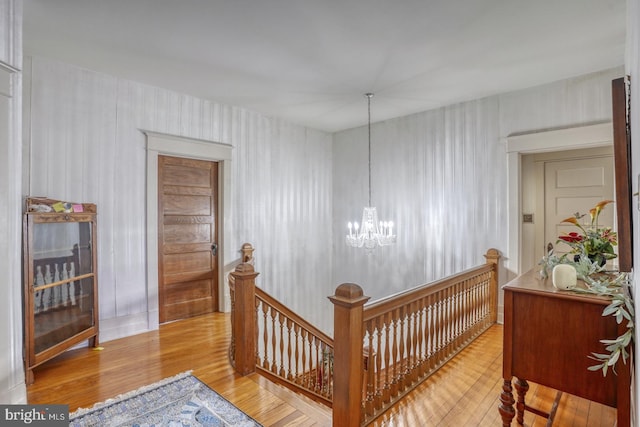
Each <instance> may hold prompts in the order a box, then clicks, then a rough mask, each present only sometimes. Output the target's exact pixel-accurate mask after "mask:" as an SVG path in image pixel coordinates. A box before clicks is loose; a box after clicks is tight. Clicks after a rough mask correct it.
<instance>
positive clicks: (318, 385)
mask: <svg viewBox="0 0 640 427" xmlns="http://www.w3.org/2000/svg"><path fill="white" fill-rule="evenodd" d="M311 340H312V342H313V350H314V352H313V353H314V356H315V359H316V367H315V369H313V368H312V370H311V371H309V376H310V377H311V378H310V381H312V388H313V390H314V391H315V392H316V393H320V392H321V390H322V383H323V379H324V378H323V377H324V358H323V357H322V351H321V349H320V345H319V344H318V338H317V337H316V336H312V337H311ZM312 372H313V373H314V374H315V375H313V376H311V373H312Z"/></svg>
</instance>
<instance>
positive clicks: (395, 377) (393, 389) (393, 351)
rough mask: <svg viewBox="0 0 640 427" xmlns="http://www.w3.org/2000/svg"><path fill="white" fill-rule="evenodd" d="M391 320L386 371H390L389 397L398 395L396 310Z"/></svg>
mask: <svg viewBox="0 0 640 427" xmlns="http://www.w3.org/2000/svg"><path fill="white" fill-rule="evenodd" d="M392 313H393V314H392V316H393V318H392V319H391V365H390V366H389V367H387V369H391V372H392V374H391V397H392V398H394V397H396V396H397V395H398V353H399V351H398V317H397V310H393V312H392Z"/></svg>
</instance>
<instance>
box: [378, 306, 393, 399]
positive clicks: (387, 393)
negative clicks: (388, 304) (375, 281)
mask: <svg viewBox="0 0 640 427" xmlns="http://www.w3.org/2000/svg"><path fill="white" fill-rule="evenodd" d="M382 322H383V326H384V389H383V392H382V397H383V400H384V402H385V403H388V402H389V401H391V381H392V380H390V379H389V375H390V373H391V365H390V360H391V351H390V347H391V342H390V340H389V337H390V334H391V323H392V322H393V318H392V315H391V313H388V312H387V313H385V315H384V317H383V319H382ZM378 351H380V347H378ZM379 359H380V358H378V361H377V364H376V366H377V369H378V371H380V370H381V369H382V367H381V366H380V364H381V362H380V360H379Z"/></svg>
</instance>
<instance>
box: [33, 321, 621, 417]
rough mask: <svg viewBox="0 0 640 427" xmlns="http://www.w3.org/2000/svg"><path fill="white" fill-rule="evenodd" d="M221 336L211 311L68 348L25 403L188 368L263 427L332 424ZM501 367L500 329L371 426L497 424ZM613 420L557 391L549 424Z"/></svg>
mask: <svg viewBox="0 0 640 427" xmlns="http://www.w3.org/2000/svg"><path fill="white" fill-rule="evenodd" d="M229 332H230V324H229V315H228V314H224V313H213V314H209V315H204V316H200V317H196V318H192V319H186V320H181V321H177V322H173V323H168V324H164V325H162V326H161V327H160V330H158V331H153V332H148V333H144V334H139V335H136V336H133V337H128V338H123V339H119V340H114V341H109V342H105V343H103V347H104V349H103V350H101V351H96V350H93V349H87V348H81V349H76V350H72V351H68V352H66V353H64V354H62V355H60V356H59V357H57V358H55V359H53V360H51V361H49V362H47V363H45V364H43V365H42V366H40V367H38V368H36V369H35V383H34V384H32V385H30V386H29V387H28V388H27V395H28V401H29V403H34V404H35V403H62V404H68V405H69V409H70V410H71V411H73V410H75V409H77V408H79V407H90V406H92V405H93V404H94V403H96V402H100V401H103V400H106V399H108V398H110V397H114V396H116V395H118V394H121V393H125V392H127V391H131V390H135V389H136V388H138V387H141V386H143V385H146V384H149V383H152V382H155V381H159V380H161V379H163V378H166V377H169V376H172V375H175V374H178V373H180V372H183V371H187V370H193V374H194V375H195V376H197V377H198V378H199V379H200V380H202V381H203V382H205V383H207V384H208V385H209V386H210V387H211V388H213V389H214V390H216V391H217V392H218V393H220V394H221V395H222V396H224V397H225V398H226V399H228V400H229V401H231V402H232V403H233V404H234V405H236V406H237V407H238V408H240V409H241V410H243V411H244V412H245V413H247V414H249V415H250V416H252V417H253V418H255V419H256V420H257V421H258V422H260V423H261V424H263V425H264V426H265V427H268V426H331V411H330V409H328V408H326V407H325V406H323V405H320V404H318V403H315V402H313V401H311V400H309V399H307V398H305V397H302V396H298V395H296V394H295V393H293V392H291V391H289V390H287V389H285V388H283V387H281V386H278V385H275V384H273V383H271V382H269V381H267V380H266V379H264V378H262V377H261V376H259V375H257V374H252V375H248V376H246V377H240V376H239V375H237V374H236V373H235V372H234V371H233V369H232V368H231V366H230V365H229V361H228V357H227V350H228V347H229ZM501 370H502V327H501V326H500V325H496V326H493V327H492V328H491V329H489V331H487V332H486V333H484V334H483V335H482V336H480V337H479V338H478V339H477V340H476V341H474V342H473V343H472V344H471V345H470V346H469V347H468V348H467V349H465V350H464V351H463V352H462V353H460V354H459V355H458V356H456V357H455V358H453V359H452V360H451V361H450V362H449V363H447V364H446V365H445V366H444V367H443V368H441V369H440V370H439V371H438V372H436V373H435V374H434V375H432V376H431V377H430V378H429V379H428V380H427V381H426V382H424V383H423V384H422V385H421V386H419V387H418V388H417V389H416V390H414V391H413V392H412V393H410V394H409V395H408V396H407V397H406V399H405V401H403V402H401V403H400V404H398V405H396V406H395V407H394V408H392V409H391V410H390V411H387V412H386V413H385V414H383V415H382V416H381V417H379V418H378V419H377V420H376V421H375V422H374V423H373V424H372V425H373V426H376V427H383V426H384V427H414V426H415V427H425V426H499V425H501V419H500V415H499V413H498V404H499V401H498V397H499V394H500V391H501V386H502V377H501ZM530 386H531V387H530V389H529V393H528V394H527V397H528V403H529V404H531V405H532V406H536V407H539V408H541V409H544V410H548V409H549V408H551V404H552V402H553V399H554V397H555V391H554V390H551V389H548V388H546V387H542V386H537V385H536V384H530ZM615 414H616V411H615V409H612V408H609V407H606V406H602V405H598V404H595V403H591V402H589V401H586V400H584V399H580V398H578V397H575V396H571V395H568V394H564V395H563V397H562V399H561V401H560V406H559V408H558V412H557V415H556V421H555V423H554V425H556V426H562V427H565V426H568V427H571V426H575V427H578V426H594V427H597V426H612V425H614V423H615ZM513 424H514V425H516V423H515V421H514V423H513ZM524 425H525V426H527V427H530V426H535V427H538V426H544V425H546V419H544V418H541V417H537V416H534V415H533V414H530V413H526V414H525V423H524Z"/></svg>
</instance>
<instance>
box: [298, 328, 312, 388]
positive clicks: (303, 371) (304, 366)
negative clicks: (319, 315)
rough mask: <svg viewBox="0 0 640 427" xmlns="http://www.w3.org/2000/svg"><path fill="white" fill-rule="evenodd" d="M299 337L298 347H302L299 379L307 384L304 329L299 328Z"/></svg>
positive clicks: (304, 384)
mask: <svg viewBox="0 0 640 427" xmlns="http://www.w3.org/2000/svg"><path fill="white" fill-rule="evenodd" d="M300 337H301V342H300V347H301V348H302V361H301V365H302V378H301V379H302V385H303V386H307V382H308V378H307V377H308V375H307V372H309V366H310V365H308V364H307V330H306V329H302V328H301V333H300Z"/></svg>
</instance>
